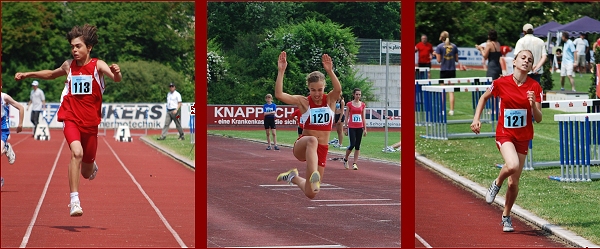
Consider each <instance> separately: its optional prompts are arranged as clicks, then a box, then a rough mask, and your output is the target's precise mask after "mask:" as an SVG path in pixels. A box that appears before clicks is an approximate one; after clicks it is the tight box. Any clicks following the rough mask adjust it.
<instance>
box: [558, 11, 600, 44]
mask: <svg viewBox="0 0 600 249" xmlns="http://www.w3.org/2000/svg"><path fill="white" fill-rule="evenodd" d="M563 31H567V32H569V34H570V36H575V37H577V36H579V34H581V33H600V21H598V20H596V19H594V18H591V17H588V16H584V17H582V18H579V19H577V20H575V21H572V22H570V23H567V24H565V25H562V26H558V27H555V28H551V29H550V30H548V38H550V34H551V33H556V36H557V37H561V34H560V33H561V32H563ZM560 42H561V39H556V46H559V45H560Z"/></svg>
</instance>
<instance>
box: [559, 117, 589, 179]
mask: <svg viewBox="0 0 600 249" xmlns="http://www.w3.org/2000/svg"><path fill="white" fill-rule="evenodd" d="M554 121H557V122H559V123H558V126H559V133H560V134H559V136H560V173H561V175H560V176H558V177H552V176H550V177H548V178H550V179H552V180H558V181H561V182H582V181H587V182H589V181H592V180H597V179H600V173H594V174H592V173H591V172H590V167H591V165H592V164H600V113H581V114H556V115H554Z"/></svg>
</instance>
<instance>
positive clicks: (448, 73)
mask: <svg viewBox="0 0 600 249" xmlns="http://www.w3.org/2000/svg"><path fill="white" fill-rule="evenodd" d="M449 78H456V70H450V71H440V79H449Z"/></svg>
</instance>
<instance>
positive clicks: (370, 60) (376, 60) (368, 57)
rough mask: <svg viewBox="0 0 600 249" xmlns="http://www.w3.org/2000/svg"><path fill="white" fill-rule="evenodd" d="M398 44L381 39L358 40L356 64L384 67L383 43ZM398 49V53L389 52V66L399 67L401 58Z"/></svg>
mask: <svg viewBox="0 0 600 249" xmlns="http://www.w3.org/2000/svg"><path fill="white" fill-rule="evenodd" d="M387 42H389V43H394V44H395V43H398V44H399V43H400V41H398V40H389V41H386V40H382V39H366V38H358V39H357V43H358V45H359V48H358V55H357V56H356V57H357V61H356V64H363V65H385V51H386V50H385V48H384V46H383V45H384V44H385V43H387ZM400 57H401V56H400V53H399V49H398V53H396V52H391V53H390V55H389V63H390V65H400V62H401V58H400Z"/></svg>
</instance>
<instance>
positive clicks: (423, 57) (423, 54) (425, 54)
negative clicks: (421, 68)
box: [415, 42, 433, 63]
mask: <svg viewBox="0 0 600 249" xmlns="http://www.w3.org/2000/svg"><path fill="white" fill-rule="evenodd" d="M415 47H416V48H417V51H419V63H431V60H430V59H429V55H430V54H432V53H433V46H432V45H431V43H429V42H427V43H423V42H419V43H417V45H416V46H415Z"/></svg>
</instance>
